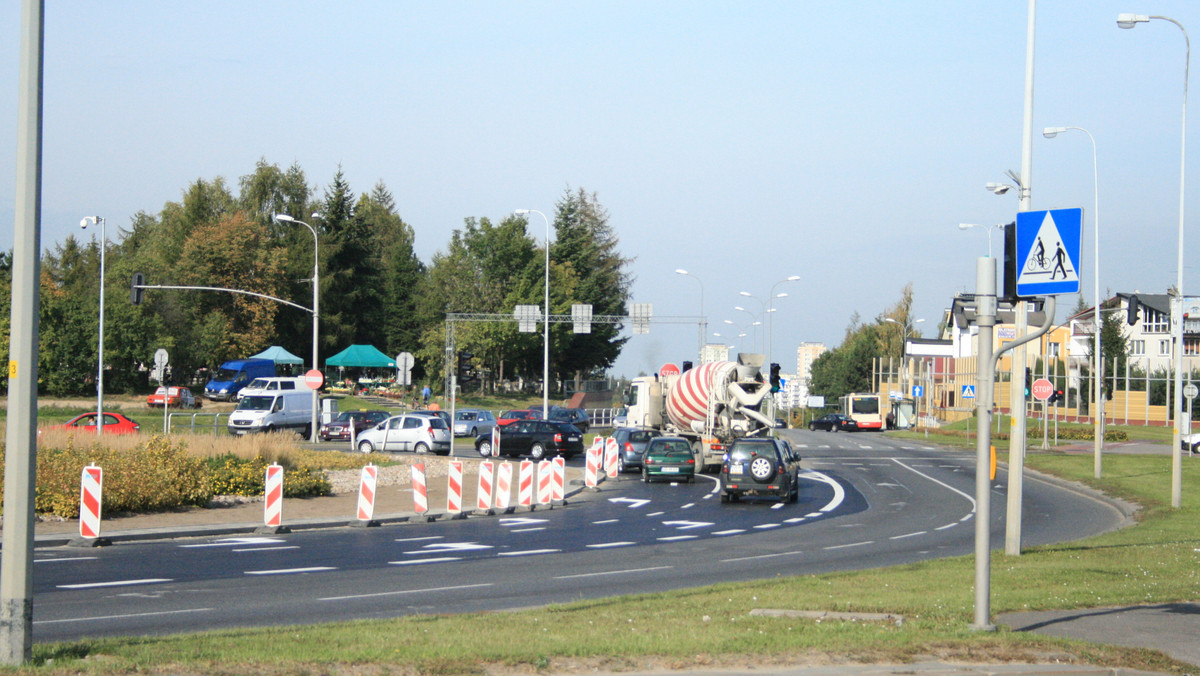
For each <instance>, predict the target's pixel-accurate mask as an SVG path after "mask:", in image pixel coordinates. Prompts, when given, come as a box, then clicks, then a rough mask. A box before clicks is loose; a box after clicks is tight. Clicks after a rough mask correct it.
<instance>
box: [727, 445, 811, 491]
mask: <svg viewBox="0 0 1200 676" xmlns="http://www.w3.org/2000/svg"><path fill="white" fill-rule="evenodd" d="M799 474H800V456H799V455H797V454H796V453H793V452H792V447H791V445H790V444H788V442H786V441H784V440H782V439H738V440H737V441H735V442H733V446H732V447H731V448H730V449H729V452H728V453H726V454H725V463H724V464H723V465H722V466H721V502H736V501H737V500H739V499H740V498H741V497H742V496H743V495H773V496H777V497H779V498H780V499H784V500H787V501H788V502H795V501H796V500H797V499H798V498H799V497H800V481H799Z"/></svg>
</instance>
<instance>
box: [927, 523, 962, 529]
mask: <svg viewBox="0 0 1200 676" xmlns="http://www.w3.org/2000/svg"><path fill="white" fill-rule="evenodd" d="M960 523H962V522H961V521H955V522H954V523H948V524H946V525H945V526H938V527H937V528H934V530H946V529H947V528H954V527H955V526H957V525H958V524H960Z"/></svg>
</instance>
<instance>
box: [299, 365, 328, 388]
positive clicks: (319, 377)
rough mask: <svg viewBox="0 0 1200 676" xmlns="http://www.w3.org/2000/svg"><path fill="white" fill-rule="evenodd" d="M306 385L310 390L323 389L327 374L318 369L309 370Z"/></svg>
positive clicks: (305, 378)
mask: <svg viewBox="0 0 1200 676" xmlns="http://www.w3.org/2000/svg"><path fill="white" fill-rule="evenodd" d="M304 384H305V385H307V386H308V389H310V390H319V389H321V386H322V385H324V384H325V374H324V373H321V372H320V371H318V370H317V369H309V370H308V372H307V373H305V374H304Z"/></svg>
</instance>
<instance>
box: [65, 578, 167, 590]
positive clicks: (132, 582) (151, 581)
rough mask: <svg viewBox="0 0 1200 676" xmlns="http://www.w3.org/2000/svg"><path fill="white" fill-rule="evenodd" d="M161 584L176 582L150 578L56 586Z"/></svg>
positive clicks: (83, 587) (82, 587) (87, 587)
mask: <svg viewBox="0 0 1200 676" xmlns="http://www.w3.org/2000/svg"><path fill="white" fill-rule="evenodd" d="M161 582H174V580H172V579H170V578H166V577H149V578H145V579H141V580H112V581H110V582H84V583H81V584H60V585H55V586H56V587H57V588H58V589H96V588H99V587H127V586H133V585H139V584H159V583H161Z"/></svg>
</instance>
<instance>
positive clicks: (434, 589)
mask: <svg viewBox="0 0 1200 676" xmlns="http://www.w3.org/2000/svg"><path fill="white" fill-rule="evenodd" d="M405 563H411V561H406V562H405ZM491 586H492V583H491V582H483V583H480V584H463V585H458V586H456V587H430V588H428V589H399V590H397V591H390V592H375V593H372V594H352V595H350V596H326V597H325V598H319V599H317V600H318V601H345V600H347V599H369V598H371V597H374V596H400V595H403V594H427V593H429V592H443V591H460V590H462V589H478V588H480V587H491Z"/></svg>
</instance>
